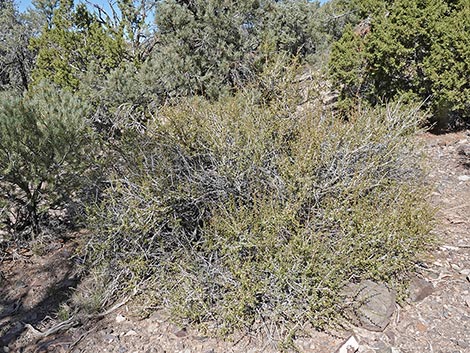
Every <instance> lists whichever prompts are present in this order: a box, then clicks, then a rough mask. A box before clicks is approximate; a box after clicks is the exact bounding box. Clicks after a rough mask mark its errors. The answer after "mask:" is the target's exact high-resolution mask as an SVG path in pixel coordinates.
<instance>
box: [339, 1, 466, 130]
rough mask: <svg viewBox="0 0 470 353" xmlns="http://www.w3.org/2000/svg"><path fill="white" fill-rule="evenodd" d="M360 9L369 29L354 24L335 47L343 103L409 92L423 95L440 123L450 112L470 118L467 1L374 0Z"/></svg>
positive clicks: (375, 100) (420, 97)
mask: <svg viewBox="0 0 470 353" xmlns="http://www.w3.org/2000/svg"><path fill="white" fill-rule="evenodd" d="M367 4H368V6H366V5H367ZM373 4H375V6H372V5H373ZM359 9H360V11H362V13H363V15H365V14H366V13H367V12H368V20H367V21H368V22H367V23H366V25H367V26H368V30H367V33H362V32H361V30H360V26H359V25H358V26H357V27H356V28H352V27H351V28H349V29H348V31H346V33H344V35H343V37H342V38H341V39H340V40H339V41H338V42H337V43H335V44H334V45H333V48H332V55H331V62H330V73H331V77H332V79H333V81H334V83H336V84H337V85H338V86H339V87H340V91H341V97H340V98H341V103H342V104H343V106H351V104H352V101H351V100H354V99H358V98H365V99H367V100H368V101H369V102H371V103H372V104H377V103H379V102H382V101H384V100H393V99H396V98H397V97H403V96H405V97H407V98H408V99H410V100H414V99H418V100H420V101H425V102H426V104H425V106H426V107H428V108H430V109H431V111H432V112H433V115H434V119H435V120H436V121H439V122H441V123H443V122H444V121H445V120H448V119H449V117H450V116H452V115H454V116H457V117H460V118H463V119H467V120H469V117H470V109H469V106H468V103H466V102H468V101H469V98H470V95H469V85H468V82H469V64H470V52H469V50H468V47H469V41H470V31H469V28H468V25H467V23H468V14H469V4H468V2H467V1H445V0H419V1H414V0H396V1H379V0H370V1H367V2H365V5H364V4H363V5H362V6H361V7H359ZM364 23H365V22H364V21H363V22H362V24H364ZM358 87H360V89H358Z"/></svg>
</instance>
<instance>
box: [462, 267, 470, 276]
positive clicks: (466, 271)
mask: <svg viewBox="0 0 470 353" xmlns="http://www.w3.org/2000/svg"><path fill="white" fill-rule="evenodd" d="M460 274H461V275H464V276H468V275H470V268H464V269H463V270H460Z"/></svg>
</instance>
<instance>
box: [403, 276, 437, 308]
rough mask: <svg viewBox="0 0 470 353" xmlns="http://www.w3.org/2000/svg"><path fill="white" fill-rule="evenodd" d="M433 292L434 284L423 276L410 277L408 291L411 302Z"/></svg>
mask: <svg viewBox="0 0 470 353" xmlns="http://www.w3.org/2000/svg"><path fill="white" fill-rule="evenodd" d="M433 292H434V286H433V285H432V283H431V282H428V281H426V280H425V279H424V278H419V277H416V276H413V277H412V278H411V283H410V288H409V293H410V300H411V301H412V302H419V301H421V300H423V299H424V298H426V297H428V296H430V295H431V294H432V293H433Z"/></svg>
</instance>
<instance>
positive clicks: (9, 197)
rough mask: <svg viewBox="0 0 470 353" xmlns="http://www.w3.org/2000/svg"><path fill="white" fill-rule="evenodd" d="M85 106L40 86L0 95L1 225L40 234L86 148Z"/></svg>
mask: <svg viewBox="0 0 470 353" xmlns="http://www.w3.org/2000/svg"><path fill="white" fill-rule="evenodd" d="M86 114H87V106H86V104H84V103H83V102H81V101H79V100H77V99H76V98H75V97H74V96H73V95H71V94H70V93H67V92H63V91H59V90H57V87H55V86H52V85H46V84H42V85H40V86H38V87H37V90H36V91H34V92H30V93H29V94H28V95H27V96H25V97H24V98H22V97H18V96H13V95H11V94H8V93H4V94H3V95H2V96H1V97H0V188H1V198H2V203H3V206H4V213H5V214H4V216H6V217H5V219H3V221H4V222H5V223H4V225H5V226H6V227H7V229H9V230H12V231H16V232H20V231H30V230H32V232H33V233H38V232H39V222H40V219H41V217H42V215H44V213H45V212H46V211H47V210H48V209H49V208H51V207H58V206H61V205H63V203H64V202H65V201H67V200H68V199H69V198H70V197H71V196H72V193H73V192H74V187H75V186H76V185H77V182H78V180H79V179H80V178H81V177H83V176H82V175H81V173H82V171H83V168H84V164H85V163H86V158H85V156H86V153H87V151H88V149H89V148H90V141H89V140H88V138H87V137H88V136H87V134H88V128H87V124H86V121H85V118H84V117H85V116H86Z"/></svg>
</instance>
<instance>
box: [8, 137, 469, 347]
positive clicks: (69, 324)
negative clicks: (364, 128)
mask: <svg viewBox="0 0 470 353" xmlns="http://www.w3.org/2000/svg"><path fill="white" fill-rule="evenodd" d="M420 138H421V139H422V140H423V142H424V144H425V146H426V147H425V150H426V153H427V154H428V156H429V159H430V162H431V163H430V165H431V166H432V168H431V170H430V174H429V182H431V183H432V184H433V185H435V188H434V191H433V192H432V194H431V195H430V199H431V202H432V203H433V204H434V205H435V206H436V207H438V212H437V217H436V225H435V230H434V232H435V233H436V235H437V236H438V237H439V239H440V244H439V246H438V248H437V249H436V251H435V252H434V253H433V254H432V256H431V257H430V258H429V259H428V260H427V261H425V262H424V263H421V264H419V265H418V266H417V275H416V277H414V278H413V280H412V285H411V288H410V298H409V300H408V303H406V304H404V305H401V306H398V305H396V304H394V300H393V299H394V294H393V292H392V291H389V290H388V289H387V288H382V287H381V286H379V285H377V284H374V283H364V284H363V288H362V289H360V290H361V291H363V292H364V293H369V294H368V297H369V298H375V300H368V301H366V302H367V303H364V307H363V308H361V309H360V310H358V318H357V320H356V321H355V322H354V324H355V326H352V328H351V330H349V331H347V332H336V333H322V332H312V334H311V336H310V337H305V338H297V339H296V341H295V344H296V346H297V348H298V350H299V351H300V352H314V353H317V352H318V353H330V352H331V353H354V352H359V353H412V352H435V353H464V352H470V131H462V132H458V133H451V134H443V135H432V134H428V133H427V134H424V135H422V136H420ZM73 247H74V245H73V242H70V241H68V242H57V241H55V242H51V243H50V244H47V246H46V245H43V246H42V247H41V248H40V249H33V251H31V250H21V249H11V250H10V251H9V253H8V254H7V255H6V256H5V257H3V258H1V257H0V261H1V262H0V353H1V352H2V351H3V352H57V353H58V352H77V353H78V352H89V353H95V352H116V353H127V352H129V353H134V352H144V353H151V352H180V353H190V352H198V353H216V352H276V351H278V348H277V346H276V342H275V340H274V339H273V336H272V332H269V330H267V331H266V332H265V333H264V334H256V335H255V334H253V335H250V334H246V335H244V336H239V337H233V338H232V339H231V340H230V341H223V340H217V339H214V338H209V337H206V336H204V335H203V334H201V333H198V332H195V331H193V330H191V329H189V328H186V327H178V326H176V325H174V324H171V323H170V322H169V320H168V317H167V315H166V314H165V312H161V311H159V312H155V313H153V314H151V315H150V316H149V317H148V318H145V319H142V318H140V317H139V316H138V315H137V314H136V312H137V311H138V310H136V304H135V303H131V302H128V303H123V304H122V305H120V306H119V307H118V308H116V309H115V310H113V311H111V312H109V313H108V314H107V315H105V316H104V317H103V318H101V319H100V320H93V321H90V322H88V324H87V325H85V326H83V325H82V326H78V325H77V322H76V321H74V318H73V317H72V318H70V319H68V318H64V317H62V318H61V317H60V315H58V313H59V312H60V305H61V303H63V302H64V300H66V299H67V298H68V297H69V296H70V294H71V293H72V291H73V290H74V288H75V287H76V285H77V279H76V272H75V270H74V268H75V266H74V260H73V256H72V254H73ZM374 291H375V292H374ZM361 315H362V316H361ZM370 317H374V319H373V320H370V321H371V322H369V323H367V322H365V321H366V320H364V318H370ZM348 339H349V341H348V343H345V342H346V341H347V340H348Z"/></svg>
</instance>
